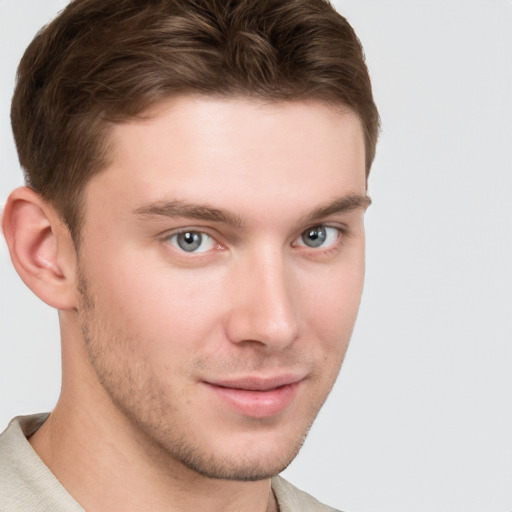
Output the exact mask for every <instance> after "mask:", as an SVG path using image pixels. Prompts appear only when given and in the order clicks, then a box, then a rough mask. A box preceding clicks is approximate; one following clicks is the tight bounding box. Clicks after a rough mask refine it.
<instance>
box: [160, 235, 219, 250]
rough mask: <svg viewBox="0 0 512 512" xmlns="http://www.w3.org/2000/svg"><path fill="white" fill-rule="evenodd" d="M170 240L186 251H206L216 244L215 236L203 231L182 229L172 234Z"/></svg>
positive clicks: (175, 245)
mask: <svg viewBox="0 0 512 512" xmlns="http://www.w3.org/2000/svg"><path fill="white" fill-rule="evenodd" d="M169 241H170V243H171V244H172V245H174V247H177V248H178V249H181V250H182V251H185V252H206V251H209V250H210V249H212V248H213V246H214V240H213V238H212V237H211V236H208V235H207V234H206V233H201V231H182V232H181V233H176V234H174V235H172V236H171V237H170V238H169Z"/></svg>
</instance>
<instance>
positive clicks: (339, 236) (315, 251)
mask: <svg viewBox="0 0 512 512" xmlns="http://www.w3.org/2000/svg"><path fill="white" fill-rule="evenodd" d="M320 228H322V229H324V230H335V231H336V239H335V240H334V241H333V242H331V243H330V244H329V245H328V246H326V247H324V246H323V245H319V246H318V247H311V246H308V245H306V244H305V243H301V240H302V241H303V236H304V235H305V234H306V233H308V232H309V233H312V232H313V231H314V230H319V229H320ZM187 233H190V234H198V235H201V236H202V237H208V239H210V240H211V247H210V248H207V249H206V250H201V251H195V250H193V251H186V250H184V249H183V248H182V247H180V246H179V244H178V242H177V239H178V237H179V236H180V235H184V234H187ZM347 236H348V232H347V229H346V228H345V227H341V226H331V225H329V224H315V225H313V226H311V227H309V228H306V229H304V230H303V231H301V232H300V234H299V235H298V236H296V237H295V238H294V240H293V242H292V244H291V245H292V247H294V248H300V249H301V250H304V251H305V252H308V253H310V254H311V255H319V256H320V255H323V254H328V253H331V252H333V251H335V250H336V249H338V248H339V247H340V246H341V245H343V238H345V237H347ZM172 240H175V241H176V243H173V242H172ZM163 241H164V242H166V243H169V244H171V245H172V246H173V247H174V248H175V249H176V250H177V251H178V252H180V253H182V254H189V255H196V257H200V256H202V255H204V254H206V253H209V252H210V251H211V250H213V249H214V248H217V249H218V250H222V249H223V248H224V247H223V245H222V244H220V243H219V242H217V240H216V237H214V236H212V235H211V234H209V233H208V232H207V231H205V230H204V229H201V228H192V227H191V228H185V229H180V230H178V231H175V232H172V233H169V234H166V235H165V236H164V237H163ZM201 242H204V240H202V241H201Z"/></svg>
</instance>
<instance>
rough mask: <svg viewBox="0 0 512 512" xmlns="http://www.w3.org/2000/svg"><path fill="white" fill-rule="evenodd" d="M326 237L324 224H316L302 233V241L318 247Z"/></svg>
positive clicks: (309, 245)
mask: <svg viewBox="0 0 512 512" xmlns="http://www.w3.org/2000/svg"><path fill="white" fill-rule="evenodd" d="M326 238H327V231H326V229H325V227H324V226H316V227H314V228H311V229H308V230H307V231H305V232H304V233H303V234H302V241H303V242H304V243H305V244H306V245H307V246H308V247H320V246H321V245H322V244H323V243H324V242H325V240H326Z"/></svg>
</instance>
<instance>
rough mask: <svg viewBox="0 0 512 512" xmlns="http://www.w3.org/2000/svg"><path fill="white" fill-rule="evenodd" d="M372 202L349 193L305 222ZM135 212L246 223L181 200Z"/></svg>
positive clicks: (308, 217) (234, 223)
mask: <svg viewBox="0 0 512 512" xmlns="http://www.w3.org/2000/svg"><path fill="white" fill-rule="evenodd" d="M371 202H372V201H371V199H370V198H369V197H368V196H363V195H360V194H349V195H347V196H343V197H341V198H338V199H335V200H333V201H331V202H329V203H327V204H325V205H322V206H319V207H318V208H315V209H314V210H313V211H312V212H311V213H309V214H308V215H306V217H305V218H304V221H303V222H305V223H307V222H313V221H315V220H318V219H320V218H322V217H327V216H329V215H334V214H337V213H343V212H346V211H350V210H356V209H359V208H362V209H366V208H368V206H369V205H370V204H371ZM133 213H134V214H135V215H137V216H140V217H146V216H157V217H183V218H189V219H197V220H203V221H209V222H219V223H223V224H227V225H230V226H233V227H237V228H239V227H242V226H243V224H244V222H243V219H242V217H240V216H238V215H236V214H233V213H231V212H229V211H226V210H221V209H218V208H213V207H210V206H207V205H197V204H192V203H187V202H185V201H179V200H171V201H157V202H155V203H151V204H148V205H144V206H141V207H140V208H136V209H135V210H133Z"/></svg>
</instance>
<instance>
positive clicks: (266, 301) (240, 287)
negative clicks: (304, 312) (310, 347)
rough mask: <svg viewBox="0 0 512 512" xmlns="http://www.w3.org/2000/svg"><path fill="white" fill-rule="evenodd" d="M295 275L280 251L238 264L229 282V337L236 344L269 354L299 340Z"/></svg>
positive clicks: (227, 330)
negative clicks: (262, 349)
mask: <svg viewBox="0 0 512 512" xmlns="http://www.w3.org/2000/svg"><path fill="white" fill-rule="evenodd" d="M291 274H292V272H291V269H290V268H288V265H287V264H286V261H285V258H284V257H283V256H282V255H281V254H280V252H279V251H275V250H271V251H267V252H266V254H265V253H264V252H263V251H261V252H260V254H259V255H258V256H257V257H254V258H248V259H247V260H246V261H244V262H239V264H238V265H237V269H236V272H235V275H234V276H233V279H232V280H231V281H230V291H231V293H230V299H229V303H230V310H229V314H228V317H227V323H226V333H227V336H228V338H229V339H230V341H231V342H233V343H238V344H253V345H260V346H261V347H264V348H265V349H266V350H267V351H279V350H283V349H284V348H286V347H287V346H288V345H290V344H291V343H293V341H294V340H295V339H296V338H297V336H298V322H297V316H298V315H297V310H296V305H295V304H294V302H296V300H295V301H294V298H295V299H296V297H293V290H292V284H293V283H292V276H291Z"/></svg>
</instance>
